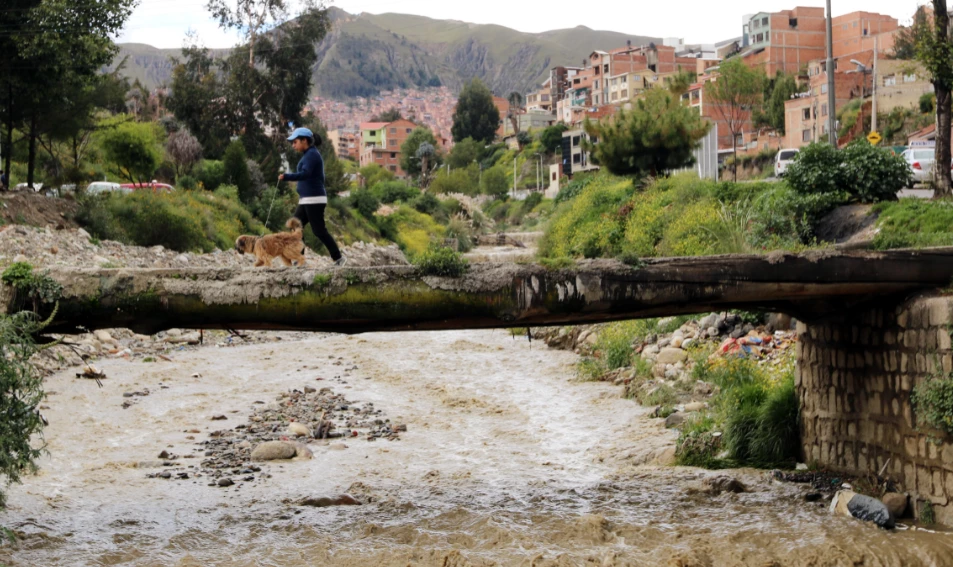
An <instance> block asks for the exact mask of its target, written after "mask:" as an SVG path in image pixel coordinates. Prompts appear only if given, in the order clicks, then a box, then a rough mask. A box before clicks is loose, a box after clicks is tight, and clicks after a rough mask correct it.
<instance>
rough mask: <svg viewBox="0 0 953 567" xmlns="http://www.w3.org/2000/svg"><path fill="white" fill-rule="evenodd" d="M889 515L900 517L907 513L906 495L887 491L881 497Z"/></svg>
mask: <svg viewBox="0 0 953 567" xmlns="http://www.w3.org/2000/svg"><path fill="white" fill-rule="evenodd" d="M881 500H882V501H883V503H884V505H885V506H886V507H887V510H890V515H891V516H893V517H894V518H902V517H903V515H904V514H906V513H907V495H906V494H899V493H896V492H888V493H887V494H884V497H883V498H882V499H881Z"/></svg>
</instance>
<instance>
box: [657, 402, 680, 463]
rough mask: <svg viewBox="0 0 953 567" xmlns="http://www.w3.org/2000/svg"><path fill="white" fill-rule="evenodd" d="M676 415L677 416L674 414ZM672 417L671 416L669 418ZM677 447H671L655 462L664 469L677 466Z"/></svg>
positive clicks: (658, 456) (662, 452) (659, 454)
mask: <svg viewBox="0 0 953 567" xmlns="http://www.w3.org/2000/svg"><path fill="white" fill-rule="evenodd" d="M672 415H676V414H672ZM669 417H671V416H669ZM675 449H676V448H675V446H674V445H672V446H669V447H666V448H664V449H662V450H661V451H659V452H658V454H657V455H656V457H655V462H656V463H657V464H659V465H661V466H663V467H671V466H673V465H674V464H675Z"/></svg>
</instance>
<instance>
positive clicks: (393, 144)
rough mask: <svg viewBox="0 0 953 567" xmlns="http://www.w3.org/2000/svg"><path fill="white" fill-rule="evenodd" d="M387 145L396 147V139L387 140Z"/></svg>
mask: <svg viewBox="0 0 953 567" xmlns="http://www.w3.org/2000/svg"><path fill="white" fill-rule="evenodd" d="M387 145H388V146H393V147H396V146H397V140H387Z"/></svg>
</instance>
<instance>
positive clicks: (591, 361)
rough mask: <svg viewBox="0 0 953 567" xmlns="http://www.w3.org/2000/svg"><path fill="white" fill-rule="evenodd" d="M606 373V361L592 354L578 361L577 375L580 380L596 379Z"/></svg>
mask: <svg viewBox="0 0 953 567" xmlns="http://www.w3.org/2000/svg"><path fill="white" fill-rule="evenodd" d="M605 373H606V365H605V363H604V362H603V361H602V360H600V359H598V358H594V357H591V356H587V357H584V358H582V359H581V360H580V361H579V362H577V363H576V376H577V377H578V378H579V379H580V380H585V381H595V380H598V379H600V378H601V377H602V376H603V375H604V374H605Z"/></svg>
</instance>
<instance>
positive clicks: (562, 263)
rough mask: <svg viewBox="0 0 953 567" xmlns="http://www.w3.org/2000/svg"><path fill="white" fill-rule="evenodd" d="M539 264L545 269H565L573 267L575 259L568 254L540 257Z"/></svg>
mask: <svg viewBox="0 0 953 567" xmlns="http://www.w3.org/2000/svg"><path fill="white" fill-rule="evenodd" d="M539 264H540V265H541V266H543V267H544V268H546V269H547V270H565V269H567V268H574V267H575V266H576V261H575V260H573V259H572V258H570V257H569V256H560V257H558V258H540V259H539Z"/></svg>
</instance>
